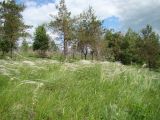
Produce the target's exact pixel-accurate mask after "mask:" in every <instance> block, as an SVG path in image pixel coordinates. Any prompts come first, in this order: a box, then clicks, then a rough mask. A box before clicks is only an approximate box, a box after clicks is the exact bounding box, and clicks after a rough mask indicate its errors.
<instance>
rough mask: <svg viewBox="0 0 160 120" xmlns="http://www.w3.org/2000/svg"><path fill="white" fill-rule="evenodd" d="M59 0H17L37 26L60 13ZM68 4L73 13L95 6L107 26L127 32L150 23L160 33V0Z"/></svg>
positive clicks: (91, 0) (30, 22)
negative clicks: (129, 29) (57, 5)
mask: <svg viewBox="0 0 160 120" xmlns="http://www.w3.org/2000/svg"><path fill="white" fill-rule="evenodd" d="M0 1H2V0H0ZM59 1H60V0H17V2H18V3H24V4H25V5H26V9H25V10H24V12H23V13H22V15H23V17H24V22H25V23H26V24H28V25H33V26H34V28H35V27H36V26H38V25H40V24H43V23H47V22H49V21H50V20H51V19H52V18H51V17H50V15H51V14H52V15H55V14H56V13H57V10H56V8H55V5H56V4H58V3H59ZM66 4H67V7H68V10H69V11H71V13H72V15H78V14H79V13H81V12H82V11H83V10H86V9H87V8H88V6H92V7H93V8H94V10H95V14H96V15H97V16H98V18H99V19H101V20H104V23H103V26H104V27H106V28H109V29H115V30H116V31H124V32H125V31H127V29H128V28H129V27H130V28H132V29H134V30H135V31H140V29H142V28H144V27H145V26H146V25H147V24H150V25H152V26H153V28H154V30H155V31H156V32H157V33H160V12H159V8H160V0H66ZM33 31H34V29H32V31H31V32H33Z"/></svg>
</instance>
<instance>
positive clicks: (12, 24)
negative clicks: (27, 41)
mask: <svg viewBox="0 0 160 120" xmlns="http://www.w3.org/2000/svg"><path fill="white" fill-rule="evenodd" d="M23 10H24V6H23V5H20V4H17V3H16V1H15V0H10V1H3V2H1V14H0V19H1V28H2V29H1V30H2V32H1V34H2V36H3V40H2V42H1V44H2V45H1V49H2V50H3V51H4V52H8V51H10V53H11V58H12V57H13V50H14V48H15V47H16V42H17V40H18V38H19V37H21V36H23V34H24V32H25V31H24V30H25V29H26V26H25V25H24V23H23V20H22V15H21V13H22V11H23Z"/></svg>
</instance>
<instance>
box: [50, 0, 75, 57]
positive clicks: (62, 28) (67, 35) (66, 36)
mask: <svg viewBox="0 0 160 120" xmlns="http://www.w3.org/2000/svg"><path fill="white" fill-rule="evenodd" d="M56 8H57V10H58V14H57V15H56V16H54V21H52V22H51V23H50V26H51V27H52V29H54V30H56V31H57V32H59V33H60V35H61V36H62V38H63V49H64V50H63V51H64V56H65V57H66V56H67V51H68V45H67V43H68V41H69V40H71V34H72V20H71V17H70V15H71V13H70V12H68V10H67V6H66V4H65V0H61V1H60V3H59V5H57V6H56Z"/></svg>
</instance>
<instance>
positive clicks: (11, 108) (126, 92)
mask: <svg viewBox="0 0 160 120" xmlns="http://www.w3.org/2000/svg"><path fill="white" fill-rule="evenodd" d="M159 79H160V74H159V73H156V72H151V71H149V70H148V69H144V68H136V67H133V66H124V65H121V64H119V63H110V62H90V61H79V62H75V63H61V62H58V61H53V60H42V59H37V60H26V61H5V60H0V116H1V117H0V119H1V120H12V119H13V120H143V119H145V120H158V119H160V118H159V115H160V104H159V102H160V80H159Z"/></svg>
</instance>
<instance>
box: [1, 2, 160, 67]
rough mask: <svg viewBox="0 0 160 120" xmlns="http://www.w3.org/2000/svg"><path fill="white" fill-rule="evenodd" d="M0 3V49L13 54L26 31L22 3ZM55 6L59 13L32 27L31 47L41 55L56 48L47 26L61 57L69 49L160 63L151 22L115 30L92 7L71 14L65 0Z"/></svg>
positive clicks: (101, 57) (127, 61)
mask: <svg viewBox="0 0 160 120" xmlns="http://www.w3.org/2000/svg"><path fill="white" fill-rule="evenodd" d="M0 6H1V7H0V11H1V12H0V50H1V51H2V54H3V55H4V54H5V53H8V52H10V53H11V57H12V54H13V50H14V49H15V48H16V46H17V40H18V38H20V37H26V36H27V35H28V34H27V33H26V32H25V30H26V29H27V28H29V26H27V25H25V24H24V23H23V17H22V15H21V12H22V11H23V10H24V9H25V7H24V5H20V4H17V3H16V2H15V0H11V1H10V2H1V4H0ZM56 9H57V10H58V13H57V15H53V16H51V17H52V21H51V22H50V23H47V25H39V26H38V27H37V28H36V30H35V34H34V39H33V45H32V48H33V50H34V51H36V52H38V53H39V55H40V56H42V57H45V56H46V51H48V50H49V49H54V50H57V49H58V48H57V46H56V44H55V42H54V41H53V40H51V38H50V36H49V35H48V34H47V29H50V30H52V31H53V34H54V33H58V35H59V36H60V40H61V41H62V43H63V49H62V50H63V56H64V58H67V56H68V55H69V54H70V51H72V56H73V59H74V58H75V56H76V54H80V55H81V58H82V59H87V57H88V56H89V55H90V56H91V59H92V60H93V59H96V60H108V61H119V62H121V63H123V64H126V65H130V64H139V65H142V64H146V66H147V67H149V68H150V69H153V68H158V67H159V66H160V41H159V35H158V34H157V33H156V32H154V31H153V28H152V26H151V25H146V27H145V28H143V29H142V30H141V31H140V32H135V31H133V30H132V29H131V28H129V29H128V31H127V32H126V33H122V32H115V31H114V30H108V29H105V28H104V27H103V21H101V20H99V19H98V17H97V16H96V15H95V11H94V9H93V8H92V7H88V9H87V10H85V11H83V12H82V13H81V14H79V15H77V16H73V15H71V12H70V11H68V9H67V6H66V4H65V0H60V3H59V4H58V5H57V6H56ZM22 46H23V50H24V51H26V48H27V47H28V45H27V42H26V41H23V43H22Z"/></svg>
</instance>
